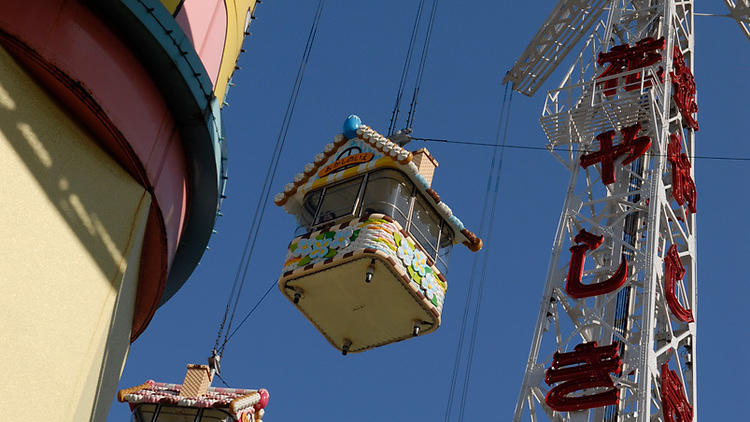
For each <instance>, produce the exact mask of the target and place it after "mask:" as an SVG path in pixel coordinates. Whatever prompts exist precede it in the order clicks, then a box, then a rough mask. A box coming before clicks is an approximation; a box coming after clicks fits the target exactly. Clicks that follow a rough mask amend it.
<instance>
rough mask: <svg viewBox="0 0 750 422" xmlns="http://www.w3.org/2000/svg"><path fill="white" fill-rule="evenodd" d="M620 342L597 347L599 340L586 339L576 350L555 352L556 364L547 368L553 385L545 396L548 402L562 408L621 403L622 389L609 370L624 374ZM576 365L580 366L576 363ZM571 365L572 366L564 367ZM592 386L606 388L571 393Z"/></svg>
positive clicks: (560, 409)
mask: <svg viewBox="0 0 750 422" xmlns="http://www.w3.org/2000/svg"><path fill="white" fill-rule="evenodd" d="M617 348H618V346H617V344H616V343H615V344H611V345H609V346H601V347H597V345H596V342H595V341H594V342H591V343H582V344H579V345H578V346H576V347H575V351H573V352H568V353H560V352H555V356H554V357H553V359H552V366H551V367H550V368H549V369H547V371H546V372H545V378H544V381H545V382H546V383H547V385H552V384H554V383H557V382H562V384H559V385H556V386H555V387H552V389H551V390H549V392H548V393H547V396H546V397H545V398H544V402H545V403H547V406H549V407H551V408H552V409H554V410H557V411H558V412H572V411H576V410H584V409H592V408H595V407H602V406H609V405H613V404H617V401H618V399H619V396H620V392H619V391H618V390H617V388H615V384H614V383H613V382H612V378H610V377H609V373H610V372H613V373H615V374H617V375H620V371H621V370H622V362H621V360H620V357H619V356H618V353H617ZM572 365H576V366H572ZM564 366H567V367H568V368H562V367H564ZM590 388H606V390H605V391H600V392H598V393H594V394H584V395H580V396H574V397H572V396H570V394H571V393H574V392H576V391H582V390H586V389H590Z"/></svg>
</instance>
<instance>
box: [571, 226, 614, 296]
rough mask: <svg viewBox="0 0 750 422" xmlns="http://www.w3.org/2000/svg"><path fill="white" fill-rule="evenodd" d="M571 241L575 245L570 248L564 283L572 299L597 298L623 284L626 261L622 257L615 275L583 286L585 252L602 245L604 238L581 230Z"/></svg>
mask: <svg viewBox="0 0 750 422" xmlns="http://www.w3.org/2000/svg"><path fill="white" fill-rule="evenodd" d="M573 240H574V241H575V242H576V243H577V245H573V246H571V247H570V252H571V257H570V265H569V266H568V278H567V280H566V281H565V292H567V293H568V295H569V296H570V297H572V298H574V299H582V298H585V297H591V296H599V295H603V294H606V293H610V292H613V291H615V290H617V289H619V288H620V287H621V286H622V285H623V284H625V279H626V278H627V275H628V260H627V259H626V258H625V255H624V254H623V255H622V260H621V261H620V265H619V266H618V267H617V271H615V274H614V275H613V276H612V277H610V278H608V279H607V280H604V281H601V282H599V283H592V284H583V283H582V282H581V278H582V277H583V264H584V262H585V261H586V252H587V251H592V250H594V249H596V248H598V247H599V246H601V245H602V242H603V241H604V236H597V235H595V234H592V233H589V232H587V231H586V230H584V229H582V230H581V231H579V232H578V234H577V235H576V237H575V238H573Z"/></svg>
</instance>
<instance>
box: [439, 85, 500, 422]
mask: <svg viewBox="0 0 750 422" xmlns="http://www.w3.org/2000/svg"><path fill="white" fill-rule="evenodd" d="M508 88H509V84H506V85H505V93H504V94H503V101H502V103H501V107H500V111H499V113H498V125H497V132H496V136H495V148H494V149H493V152H492V160H491V162H490V171H489V174H488V175H487V187H486V190H485V197H484V204H483V206H482V217H481V219H480V225H479V233H480V234H481V235H484V234H485V230H484V227H485V224H486V223H487V203H488V201H489V197H490V190H491V186H492V175H493V174H494V172H495V164H496V160H497V153H498V149H499V146H500V129H501V126H502V124H503V120H504V119H503V115H504V113H505V109H506V102H507V100H508V91H509V89H508ZM477 263H478V255H476V256H474V263H473V264H472V267H471V273H470V275H469V285H468V289H467V294H466V303H465V304H464V313H463V316H462V318H461V328H460V331H459V339H458V344H457V346H456V357H455V359H454V361H453V371H452V373H451V381H450V388H449V392H448V400H446V402H447V405H446V408H445V414H444V420H445V422H448V421H449V420H450V417H451V410H452V407H453V399H454V395H455V390H456V381H457V380H458V371H459V367H460V364H461V356H462V354H463V346H464V337H465V335H466V331H467V330H466V325H467V323H468V319H469V309H470V308H471V302H472V297H473V290H474V282H475V280H476V277H475V274H476V269H477Z"/></svg>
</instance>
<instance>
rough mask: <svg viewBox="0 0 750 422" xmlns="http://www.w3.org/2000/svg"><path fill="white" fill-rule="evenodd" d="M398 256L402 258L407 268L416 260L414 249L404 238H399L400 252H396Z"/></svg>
mask: <svg viewBox="0 0 750 422" xmlns="http://www.w3.org/2000/svg"><path fill="white" fill-rule="evenodd" d="M396 255H398V257H399V258H401V261H402V262H403V263H404V265H406V266H407V267H408V266H409V265H411V262H412V260H413V259H414V249H413V248H412V247H411V245H409V242H408V241H407V240H406V238H404V237H399V238H398V250H397V251H396Z"/></svg>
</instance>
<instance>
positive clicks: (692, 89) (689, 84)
mask: <svg viewBox="0 0 750 422" xmlns="http://www.w3.org/2000/svg"><path fill="white" fill-rule="evenodd" d="M672 66H673V68H674V70H673V72H671V73H670V74H669V75H670V76H671V77H672V90H673V91H674V92H673V93H672V98H673V99H674V102H675V103H676V104H677V108H678V109H680V114H682V118H683V119H684V120H685V123H687V125H688V126H690V127H691V128H693V129H694V130H698V129H699V127H698V121H697V120H695V118H694V117H693V113H697V112H698V104H696V102H695V94H696V92H697V90H696V86H695V78H694V77H693V72H691V71H690V68H689V67H688V66H687V64H685V57H684V56H683V55H682V51H680V47H679V46H674V50H673V54H672Z"/></svg>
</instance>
